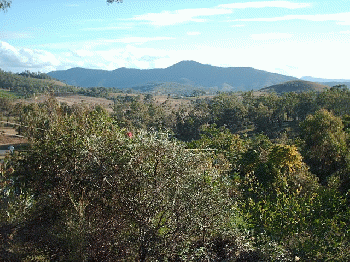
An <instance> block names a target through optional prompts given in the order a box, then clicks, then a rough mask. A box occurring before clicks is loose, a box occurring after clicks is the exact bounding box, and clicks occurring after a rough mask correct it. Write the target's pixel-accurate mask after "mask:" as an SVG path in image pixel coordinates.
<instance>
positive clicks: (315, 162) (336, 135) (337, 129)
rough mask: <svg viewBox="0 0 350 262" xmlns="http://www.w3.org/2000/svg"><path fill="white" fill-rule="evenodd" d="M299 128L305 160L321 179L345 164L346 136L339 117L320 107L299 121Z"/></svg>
mask: <svg viewBox="0 0 350 262" xmlns="http://www.w3.org/2000/svg"><path fill="white" fill-rule="evenodd" d="M301 130H302V133H301V135H302V138H303V139H304V140H305V148H304V151H305V152H304V155H305V160H306V162H307V163H308V164H309V165H310V167H311V171H312V172H313V173H315V174H317V175H318V176H319V177H320V179H321V181H323V182H325V179H326V178H327V177H328V176H330V175H331V174H333V173H335V172H337V171H339V170H340V169H341V168H343V167H344V166H346V163H345V161H346V159H347V158H348V157H347V155H348V149H347V139H348V136H347V133H346V132H345V131H344V125H343V122H342V119H341V118H339V117H336V116H334V115H333V114H332V113H331V112H329V111H327V110H325V109H322V110H319V111H317V112H316V113H315V114H314V115H309V116H308V117H307V118H306V120H305V121H303V122H302V123H301Z"/></svg>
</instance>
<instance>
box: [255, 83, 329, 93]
mask: <svg viewBox="0 0 350 262" xmlns="http://www.w3.org/2000/svg"><path fill="white" fill-rule="evenodd" d="M328 87H329V86H327V85H323V84H319V83H315V82H310V81H303V80H296V81H288V82H285V83H282V84H278V85H272V86H269V87H265V88H262V89H260V91H263V92H276V93H278V94H282V93H287V92H298V93H299V92H305V91H317V92H319V91H322V90H324V89H327V88H328Z"/></svg>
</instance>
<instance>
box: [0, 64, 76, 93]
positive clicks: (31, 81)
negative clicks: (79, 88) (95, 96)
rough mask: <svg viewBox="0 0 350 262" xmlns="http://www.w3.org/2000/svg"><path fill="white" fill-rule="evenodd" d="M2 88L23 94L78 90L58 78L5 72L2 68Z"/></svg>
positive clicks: (0, 85)
mask: <svg viewBox="0 0 350 262" xmlns="http://www.w3.org/2000/svg"><path fill="white" fill-rule="evenodd" d="M0 88H1V89H4V90H7V91H11V92H12V93H14V94H17V95H22V96H30V95H33V94H34V93H36V94H38V93H45V92H72V91H76V88H75V87H73V86H69V85H67V84H65V83H63V82H61V81H58V80H56V79H51V78H49V77H48V78H45V79H44V78H36V77H30V76H24V75H23V74H14V73H11V72H5V71H2V70H1V69H0Z"/></svg>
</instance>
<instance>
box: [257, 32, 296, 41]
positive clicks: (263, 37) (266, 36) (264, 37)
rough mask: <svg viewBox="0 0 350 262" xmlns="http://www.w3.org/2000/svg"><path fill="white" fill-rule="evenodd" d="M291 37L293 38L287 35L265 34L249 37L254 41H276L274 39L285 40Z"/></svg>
mask: <svg viewBox="0 0 350 262" xmlns="http://www.w3.org/2000/svg"><path fill="white" fill-rule="evenodd" d="M291 37H293V35H292V34H288V33H266V34H252V35H251V38H252V39H254V40H276V39H286V38H291Z"/></svg>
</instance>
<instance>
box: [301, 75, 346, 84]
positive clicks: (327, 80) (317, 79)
mask: <svg viewBox="0 0 350 262" xmlns="http://www.w3.org/2000/svg"><path fill="white" fill-rule="evenodd" d="M300 79H301V80H305V81H312V82H319V83H323V82H332V83H334V82H350V79H326V78H316V77H312V76H303V77H302V78H300Z"/></svg>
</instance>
